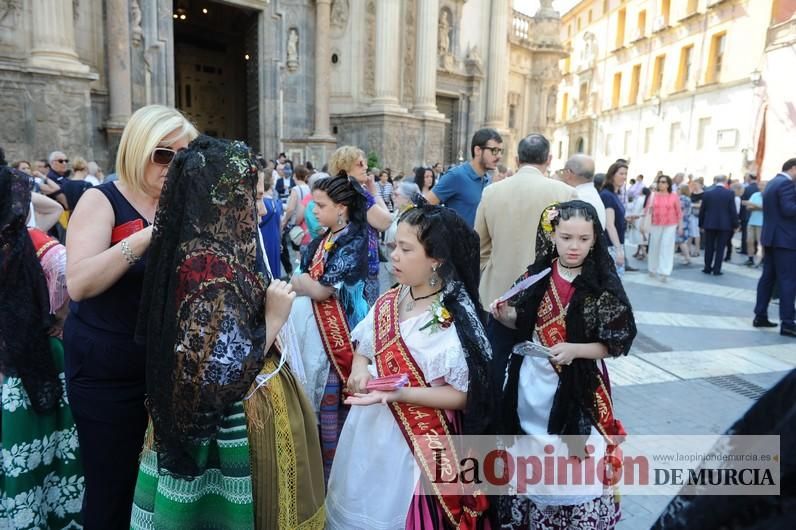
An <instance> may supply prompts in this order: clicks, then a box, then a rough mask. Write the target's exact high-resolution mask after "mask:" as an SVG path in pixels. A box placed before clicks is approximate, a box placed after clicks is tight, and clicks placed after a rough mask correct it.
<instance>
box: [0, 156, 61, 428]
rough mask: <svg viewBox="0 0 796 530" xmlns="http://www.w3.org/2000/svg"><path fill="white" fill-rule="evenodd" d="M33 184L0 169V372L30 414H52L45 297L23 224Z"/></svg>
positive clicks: (53, 382) (54, 384)
mask: <svg viewBox="0 0 796 530" xmlns="http://www.w3.org/2000/svg"><path fill="white" fill-rule="evenodd" d="M32 189H33V181H32V180H31V179H30V177H29V176H28V175H26V174H24V173H22V172H20V171H17V170H14V169H11V168H9V167H2V168H0V372H2V373H4V374H6V375H14V376H18V377H19V378H20V379H21V380H22V386H23V388H24V389H25V391H26V392H27V394H28V397H29V398H30V401H31V405H32V406H33V410H34V411H36V412H38V413H43V412H47V411H50V410H52V409H53V408H54V407H55V406H56V405H57V404H58V400H59V398H60V397H61V392H62V389H61V384H60V382H59V381H58V373H57V370H56V368H55V363H54V362H53V358H52V353H51V350H50V342H49V338H48V335H47V330H48V329H49V328H50V326H51V325H52V323H53V319H52V316H51V315H50V296H49V291H48V290H47V280H46V279H45V277H44V272H43V271H42V268H41V264H40V263H39V259H38V258H37V257H36V251H35V250H34V248H33V242H32V241H31V240H30V236H29V235H28V229H27V227H26V221H27V217H28V213H29V211H30V200H31V191H32Z"/></svg>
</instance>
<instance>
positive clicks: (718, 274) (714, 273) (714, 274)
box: [713, 271, 724, 276]
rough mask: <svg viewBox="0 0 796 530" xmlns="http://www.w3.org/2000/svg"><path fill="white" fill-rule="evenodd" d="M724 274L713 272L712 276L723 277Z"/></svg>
mask: <svg viewBox="0 0 796 530" xmlns="http://www.w3.org/2000/svg"><path fill="white" fill-rule="evenodd" d="M723 275H724V273H723V272H721V271H713V276H723Z"/></svg>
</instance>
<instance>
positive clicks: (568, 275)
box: [556, 260, 583, 283]
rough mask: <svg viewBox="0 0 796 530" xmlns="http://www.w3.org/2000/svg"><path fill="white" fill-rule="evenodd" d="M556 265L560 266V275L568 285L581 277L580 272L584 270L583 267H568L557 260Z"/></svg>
mask: <svg viewBox="0 0 796 530" xmlns="http://www.w3.org/2000/svg"><path fill="white" fill-rule="evenodd" d="M556 265H557V266H558V275H559V276H561V277H562V278H563V279H564V280H566V281H567V282H568V283H572V282H573V281H574V280H575V278H577V277H578V276H579V275H580V271H581V269H582V268H583V265H580V266H578V267H567V266H566V265H564V264H563V263H561V260H556Z"/></svg>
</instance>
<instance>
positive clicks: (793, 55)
mask: <svg viewBox="0 0 796 530" xmlns="http://www.w3.org/2000/svg"><path fill="white" fill-rule="evenodd" d="M771 13H772V14H771V26H770V27H769V28H768V32H767V34H766V50H765V56H764V60H763V66H762V68H761V74H762V75H761V79H760V83H759V87H758V88H757V91H756V94H755V95H756V98H757V103H758V105H759V106H758V113H757V116H758V127H757V136H756V138H755V143H754V145H755V149H756V153H755V161H756V164H757V165H758V166H759V167H760V174H761V175H762V176H763V178H764V179H766V180H768V179H770V178H772V177H773V176H774V175H776V174H777V173H779V171H780V169H781V168H782V164H783V162H785V160H788V159H789V158H793V157H795V156H796V146H794V138H796V94H794V91H793V89H792V85H793V70H794V66H795V65H796V1H794V0H775V1H774V4H773V9H772V12H771Z"/></svg>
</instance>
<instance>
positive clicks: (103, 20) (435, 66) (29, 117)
mask: <svg viewBox="0 0 796 530" xmlns="http://www.w3.org/2000/svg"><path fill="white" fill-rule="evenodd" d="M551 4H552V2H551V1H550V0H547V1H542V2H541V8H540V9H539V11H538V12H537V13H536V14H535V15H534V16H528V15H524V14H521V13H519V12H517V11H515V10H513V8H512V6H511V2H510V1H509V0H225V1H224V2H216V1H210V0H208V1H204V0H198V1H197V0H191V1H188V0H177V1H174V0H105V1H100V0H36V1H30V0H0V87H1V88H0V113H2V116H3V119H2V125H0V145H2V146H3V147H4V148H5V150H6V152H7V153H8V156H7V157H8V158H9V159H18V158H27V159H32V158H40V157H42V156H45V155H46V154H47V153H48V152H49V151H51V150H54V149H60V150H63V151H65V152H66V153H67V155H68V156H76V155H81V156H84V157H86V158H87V159H94V160H97V161H98V162H99V163H100V165H101V166H102V167H105V168H108V169H109V170H110V169H111V168H112V165H113V157H114V152H115V146H116V145H117V144H118V140H119V137H120V134H121V130H122V129H123V127H124V124H125V123H126V120H127V119H128V118H129V116H130V115H131V113H132V112H133V111H134V110H135V109H137V108H139V107H141V106H143V105H146V104H150V103H161V104H165V105H171V106H176V107H177V108H179V109H181V110H182V111H183V112H184V113H185V114H186V115H188V116H189V117H190V118H191V119H192V120H193V121H194V122H195V123H196V125H197V126H198V128H199V129H200V130H202V131H204V132H207V133H208V134H211V135H216V136H222V137H229V138H239V139H243V140H245V141H247V142H248V143H249V144H250V145H251V146H252V147H253V148H255V149H257V150H258V151H260V152H262V153H263V154H264V155H265V156H267V157H273V156H275V155H276V153H279V152H282V151H284V152H286V153H287V154H288V156H289V157H290V158H291V159H293V160H294V161H296V162H303V161H306V160H310V161H312V162H314V163H315V164H321V163H323V162H324V161H325V160H326V159H327V157H328V154H329V153H330V151H331V150H333V149H334V148H335V147H336V146H338V145H343V144H355V145H358V146H360V147H362V148H363V149H364V150H365V151H366V152H368V153H369V154H372V155H375V156H376V157H377V158H378V160H379V164H380V165H381V166H382V167H391V168H394V169H396V170H398V171H409V170H411V168H412V167H414V166H417V165H420V164H429V165H430V164H433V163H435V162H442V163H444V164H453V163H457V162H460V161H462V160H466V159H468V158H469V139H470V137H471V136H472V133H473V132H474V131H475V130H476V129H478V128H480V127H484V126H488V127H494V128H496V129H498V130H499V131H501V133H502V134H503V135H504V138H505V140H506V142H505V147H506V148H507V154H508V156H509V160H513V152H514V150H515V149H516V143H517V140H518V139H519V138H520V137H521V136H524V135H525V134H527V133H529V132H542V133H547V134H548V135H550V134H552V130H553V126H554V121H555V108H556V91H557V87H558V83H559V71H558V61H559V59H561V58H562V57H563V56H564V54H565V51H564V49H563V48H562V46H561V43H560V20H559V16H558V13H556V12H555V11H554V10H553V9H552V7H551Z"/></svg>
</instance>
